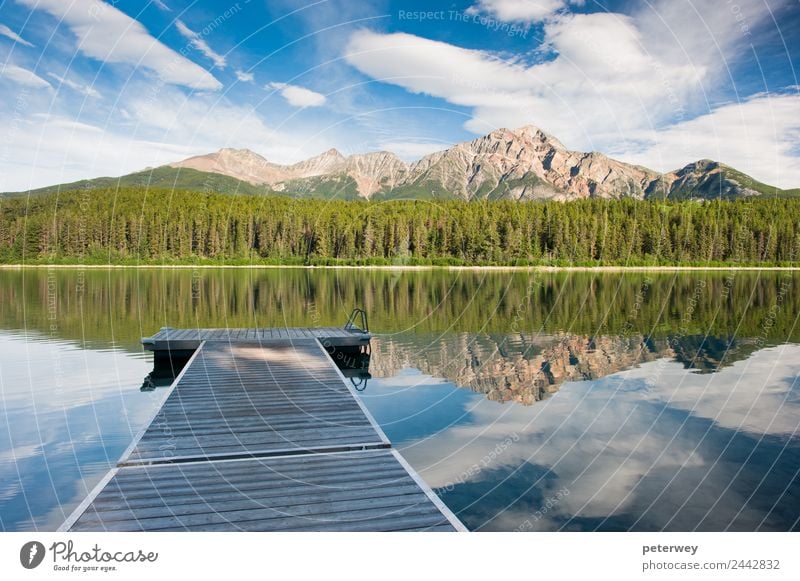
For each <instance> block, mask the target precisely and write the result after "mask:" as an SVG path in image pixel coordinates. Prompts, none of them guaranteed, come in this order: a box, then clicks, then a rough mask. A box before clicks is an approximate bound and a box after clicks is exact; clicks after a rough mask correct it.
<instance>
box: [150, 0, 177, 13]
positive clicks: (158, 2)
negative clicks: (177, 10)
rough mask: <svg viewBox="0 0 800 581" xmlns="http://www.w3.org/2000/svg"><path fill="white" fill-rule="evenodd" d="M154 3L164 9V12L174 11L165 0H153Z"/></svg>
mask: <svg viewBox="0 0 800 581" xmlns="http://www.w3.org/2000/svg"><path fill="white" fill-rule="evenodd" d="M152 2H153V4H155V5H156V6H157V7H158V9H159V10H163V11H164V12H172V8H170V7H169V6H167V5H166V3H164V2H163V0H152Z"/></svg>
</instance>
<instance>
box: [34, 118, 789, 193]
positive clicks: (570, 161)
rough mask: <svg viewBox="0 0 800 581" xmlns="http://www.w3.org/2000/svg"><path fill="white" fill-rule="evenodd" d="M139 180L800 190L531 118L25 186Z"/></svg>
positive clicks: (237, 153) (210, 185)
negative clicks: (461, 134) (423, 139)
mask: <svg viewBox="0 0 800 581" xmlns="http://www.w3.org/2000/svg"><path fill="white" fill-rule="evenodd" d="M130 186H140V187H141V186H145V187H166V188H180V189H196V190H201V191H215V192H222V193H242V194H283V195H291V196H294V197H311V198H337V199H346V200H354V199H404V198H405V199H408V198H411V199H462V200H476V199H508V200H559V201H568V200H574V199H582V198H590V197H595V198H626V197H628V198H635V199H651V198H656V199H659V198H660V199H663V198H669V199H689V198H700V199H712V198H726V199H730V198H742V197H749V196H758V195H774V196H795V195H800V189H793V190H782V189H779V188H776V187H773V186H769V185H767V184H763V183H761V182H759V181H757V180H755V179H753V178H752V177H750V176H748V175H746V174H744V173H742V172H740V171H737V170H735V169H734V168H732V167H729V166H727V165H725V164H722V163H719V162H716V161H712V160H708V159H703V160H699V161H696V162H693V163H690V164H689V165H687V166H685V167H683V168H681V169H678V170H675V171H672V172H668V173H659V172H656V171H653V170H651V169H648V168H646V167H642V166H638V165H632V164H628V163H624V162H621V161H617V160H615V159H612V158H610V157H608V156H606V155H603V154H602V153H598V152H589V153H584V152H578V151H572V150H569V149H567V148H566V147H565V146H564V145H563V144H562V143H561V142H560V141H559V140H558V139H556V138H555V137H553V136H551V135H549V134H548V133H545V132H544V131H542V130H541V129H539V128H537V127H534V126H531V125H527V126H524V127H520V128H518V129H516V130H510V129H497V130H495V131H492V132H491V133H489V134H488V135H485V136H483V137H480V138H478V139H475V140H473V141H468V142H464V143H458V144H456V145H454V146H452V147H450V148H449V149H445V150H443V151H438V152H435V153H432V154H430V155H426V156H425V157H423V158H421V159H419V160H417V161H415V162H412V163H406V162H405V161H403V160H402V159H400V158H399V157H398V156H397V155H395V154H393V153H391V152H388V151H378V152H371V153H362V154H354V155H349V156H344V155H342V154H341V153H340V152H339V151H337V150H336V149H330V150H328V151H326V152H324V153H322V154H320V155H317V156H315V157H312V158H310V159H307V160H304V161H301V162H299V163H295V164H291V165H281V164H277V163H272V162H270V161H268V160H266V159H265V158H263V157H262V156H260V155H258V154H257V153H254V152H253V151H250V150H248V149H230V148H225V149H220V150H219V151H216V152H214V153H209V154H206V155H199V156H195V157H190V158H188V159H184V160H182V161H178V162H174V163H171V164H168V165H165V166H160V167H157V168H152V169H147V170H144V171H141V172H136V173H133V174H128V175H125V176H122V177H119V178H96V179H93V180H81V181H79V182H73V183H70V184H60V185H56V186H49V187H46V188H40V189H38V190H32V191H30V192H19V193H37V194H40V193H51V192H54V191H68V190H73V189H86V188H113V187H130Z"/></svg>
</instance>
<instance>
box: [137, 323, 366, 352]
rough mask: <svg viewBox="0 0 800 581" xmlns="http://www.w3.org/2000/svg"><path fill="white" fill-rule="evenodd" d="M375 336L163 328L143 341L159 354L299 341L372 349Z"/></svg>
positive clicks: (339, 331)
mask: <svg viewBox="0 0 800 581" xmlns="http://www.w3.org/2000/svg"><path fill="white" fill-rule="evenodd" d="M371 338H372V335H371V334H370V333H369V332H368V331H365V330H362V329H359V328H358V327H353V328H351V329H343V328H342V327H315V328H310V329H309V328H300V327H280V328H257V329H173V328H172V327H163V328H161V330H159V331H158V333H156V334H155V335H153V336H152V337H145V338H144V339H142V345H144V348H145V349H148V350H150V351H155V352H156V353H159V352H165V351H172V352H180V351H194V350H195V349H197V348H198V347H199V346H200V343H201V342H203V341H228V342H239V341H256V342H258V341H274V340H276V339H278V340H286V341H295V340H299V339H319V341H320V343H322V345H323V346H324V347H325V348H326V349H330V348H359V347H365V346H368V345H369V342H370V339H371Z"/></svg>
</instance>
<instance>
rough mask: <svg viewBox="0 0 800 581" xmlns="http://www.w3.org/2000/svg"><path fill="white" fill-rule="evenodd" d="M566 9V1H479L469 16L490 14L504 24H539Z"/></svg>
mask: <svg viewBox="0 0 800 581" xmlns="http://www.w3.org/2000/svg"><path fill="white" fill-rule="evenodd" d="M565 7H566V2H564V0H478V3H477V4H475V5H474V6H471V7H470V8H468V9H467V12H468V13H469V14H478V13H483V14H488V15H490V16H492V17H493V18H497V19H498V20H502V21H503V22H539V21H542V20H544V19H545V18H547V17H548V16H552V15H553V14H555V13H556V12H558V11H559V10H561V9H563V8H565Z"/></svg>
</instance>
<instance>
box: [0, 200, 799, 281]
mask: <svg viewBox="0 0 800 581" xmlns="http://www.w3.org/2000/svg"><path fill="white" fill-rule="evenodd" d="M799 247H800V200H795V199H776V198H759V199H755V198H754V199H749V200H739V201H705V202H698V201H684V202H655V201H653V202H642V201H636V200H630V199H625V200H599V199H591V200H582V201H575V202H570V203H541V202H524V203H520V202H512V201H494V202H470V203H467V202H458V201H443V202H436V201H433V202H430V201H392V202H381V203H379V202H352V201H335V200H334V201H324V200H300V199H292V198H288V197H266V196H264V197H261V196H258V197H255V196H230V195H223V194H213V193H199V192H190V191H171V190H152V189H150V190H144V189H137V188H129V189H119V190H91V191H76V192H68V193H62V194H60V195H49V196H41V197H35V198H34V197H31V198H28V199H26V198H16V199H6V200H3V201H2V205H0V261H1V262H4V263H17V262H36V261H38V262H86V263H92V262H94V263H97V262H100V263H109V262H112V263H114V262H120V263H131V262H192V261H211V262H220V263H230V262H243V263H247V262H264V263H285V264H298V263H312V264H331V263H339V262H342V263H356V264H537V263H549V264H565V263H571V264H587V265H591V264H642V263H649V264H654V263H655V264H669V263H672V264H677V263H690V264H713V263H721V262H736V263H748V264H751V263H759V264H763V263H770V264H787V263H790V262H792V261H794V260H795V259H796V257H797V251H798V248H799Z"/></svg>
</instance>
